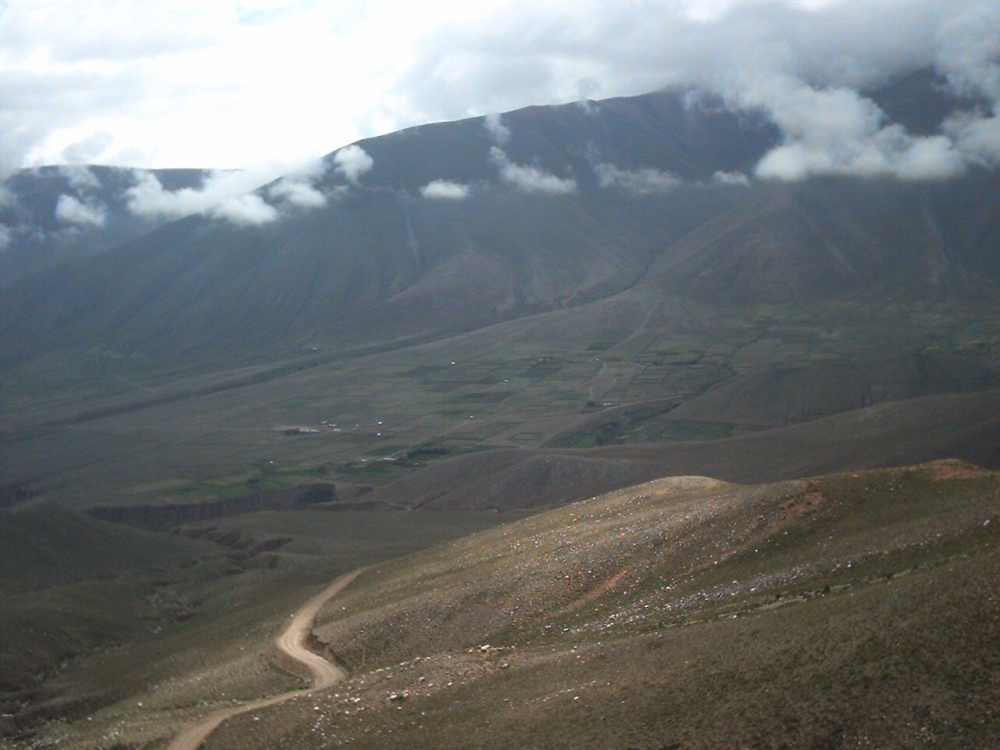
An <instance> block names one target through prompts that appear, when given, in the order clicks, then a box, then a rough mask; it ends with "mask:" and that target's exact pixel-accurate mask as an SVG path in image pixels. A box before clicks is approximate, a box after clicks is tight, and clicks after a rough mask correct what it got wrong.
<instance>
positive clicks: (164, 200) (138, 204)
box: [124, 167, 277, 218]
mask: <svg viewBox="0 0 1000 750" xmlns="http://www.w3.org/2000/svg"><path fill="white" fill-rule="evenodd" d="M273 171H274V167H270V168H266V169H263V170H245V171H244V170H239V171H227V172H211V173H209V174H208V176H207V177H205V179H204V182H203V184H202V186H201V187H200V188H182V189H180V190H166V189H164V187H163V185H161V184H160V181H159V180H158V179H157V177H156V175H155V174H152V173H150V172H140V171H136V172H134V173H133V177H134V179H135V181H136V184H135V185H133V186H132V187H130V188H129V189H128V190H126V191H125V193H124V195H125V199H126V201H127V204H128V208H129V211H131V212H132V213H133V214H136V215H137V216H160V217H166V218H180V217H182V216H190V215H191V214H196V213H200V212H201V211H205V210H207V209H209V208H211V207H213V206H215V205H218V204H220V203H223V202H224V201H227V200H229V199H230V198H234V197H236V196H238V195H242V194H244V193H248V192H250V191H251V190H254V189H255V188H257V187H259V186H260V185H262V184H264V183H266V182H268V181H270V180H272V179H274V177H276V176H277V175H274V174H272V173H273Z"/></svg>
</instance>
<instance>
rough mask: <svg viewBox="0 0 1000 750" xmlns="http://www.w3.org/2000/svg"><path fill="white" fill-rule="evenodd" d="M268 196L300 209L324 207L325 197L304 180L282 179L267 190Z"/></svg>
mask: <svg viewBox="0 0 1000 750" xmlns="http://www.w3.org/2000/svg"><path fill="white" fill-rule="evenodd" d="M268 195H269V196H270V197H271V198H274V199H277V200H281V201H284V202H286V203H290V204H291V205H293V206H298V207H300V208H322V207H323V206H325V205H326V196H325V195H324V194H323V193H322V192H320V191H319V190H317V189H316V188H314V187H313V186H312V185H311V184H310V183H309V181H308V180H305V179H295V178H291V177H283V178H282V179H280V180H278V182H276V183H275V184H274V185H272V186H271V187H270V188H268Z"/></svg>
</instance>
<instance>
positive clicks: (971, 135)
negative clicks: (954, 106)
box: [944, 113, 1000, 167]
mask: <svg viewBox="0 0 1000 750" xmlns="http://www.w3.org/2000/svg"><path fill="white" fill-rule="evenodd" d="M944 129H945V132H946V133H948V135H950V136H951V137H952V138H953V139H954V140H955V147H956V148H957V149H958V151H959V152H960V153H961V154H962V157H963V158H964V159H965V160H966V161H967V162H970V163H972V164H980V165H983V166H987V167H996V166H1000V118H998V116H997V115H993V116H992V117H986V116H983V115H981V114H979V113H964V114H961V115H957V116H955V117H953V118H951V119H950V120H948V122H947V123H945V128H944Z"/></svg>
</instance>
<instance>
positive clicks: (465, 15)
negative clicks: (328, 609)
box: [0, 0, 1000, 184]
mask: <svg viewBox="0 0 1000 750" xmlns="http://www.w3.org/2000/svg"><path fill="white" fill-rule="evenodd" d="M0 6H2V7H3V12H2V13H0V176H2V175H3V174H6V173H8V172H10V171H12V170H14V169H17V168H21V167H27V166H37V165H41V164H54V163H65V162H84V161H86V162H91V163H104V164H128V165H130V166H135V167H181V166H183V167H189V166H194V167H246V168H251V167H253V165H254V164H255V163H256V162H257V161H258V160H263V161H267V162H270V163H273V162H275V161H290V160H294V159H301V158H305V157H311V158H317V157H318V156H319V155H321V154H323V153H327V152H329V151H330V150H331V149H332V148H334V147H335V146H336V145H338V144H342V143H351V142H353V141H356V140H358V139H360V138H363V137H370V136H374V135H379V134H382V133H387V132H391V131H395V130H398V129H401V128H403V127H407V126H411V125H417V124H421V123H424V122H429V121H441V120H449V119H457V118H460V117H471V116H480V115H484V114H486V113H488V112H501V111H509V110H512V109H517V108H519V107H524V106H528V105H533V104H549V103H567V102H574V101H579V100H581V99H582V98H586V99H603V98H608V97H615V96H628V95H634V94H640V93H646V92H648V91H652V90H655V89H659V88H662V87H664V86H668V85H681V86H686V85H692V86H700V87H703V88H704V89H706V90H708V91H711V92H714V93H716V94H719V95H721V96H722V97H723V98H724V99H725V101H726V102H727V103H728V104H729V105H730V106H731V107H733V108H753V109H756V110H758V111H761V112H763V113H765V114H767V115H768V116H769V117H772V118H773V119H774V121H775V122H776V123H777V124H778V126H779V127H780V128H781V130H782V134H783V141H782V143H781V144H780V147H779V148H781V149H784V150H783V151H777V152H775V153H774V154H772V155H771V158H770V161H769V162H768V163H767V164H764V165H762V167H761V169H760V171H761V172H762V173H769V174H772V175H773V176H781V175H786V174H787V175H803V174H805V175H808V174H814V173H817V172H821V173H830V172H832V173H838V174H860V175H865V174H883V175H895V176H899V177H907V176H908V175H909V176H910V178H913V176H914V175H934V174H945V173H947V172H948V170H949V169H950V168H952V167H953V166H954V165H955V164H956V163H966V164H968V163H981V162H983V161H984V160H986V161H987V162H988V163H996V160H997V157H996V153H997V149H996V147H995V144H996V140H995V137H994V136H995V130H996V119H997V116H998V100H1000V66H998V58H1000V52H998V45H1000V5H998V4H997V2H996V0H950V2H941V0H660V1H658V2H646V1H644V0H637V1H636V2H628V3H607V2H603V1H602V0H574V2H569V0H552V1H551V2H546V3H537V2H536V3H526V2H523V0H483V1H482V2H480V3H474V4H467V5H465V6H460V7H456V5H455V4H454V3H452V2H447V1H446V0H427V2H423V3H419V4H417V3H402V2H398V1H393V0H369V1H368V2H365V3H358V2H352V3H346V4H343V3H311V2H283V1H282V0H253V2H251V3H249V4H248V3H247V2H246V0H219V1H218V2H212V3H195V2H190V1H189V0H185V1H184V2H177V1H176V0H141V1H140V0H114V2H112V1H111V0H92V2H87V3H80V2H78V1H76V0H48V1H47V2H45V3H32V2H14V3H2V2H0ZM386 18H392V19H393V23H392V24H386V23H385V19H386ZM262 49H266V50H267V51H268V54H266V55H265V54H261V50H262ZM929 66H933V67H935V68H936V69H937V70H938V71H939V72H941V73H942V74H943V75H944V76H945V77H946V78H947V81H948V83H949V86H951V87H952V89H953V90H955V91H958V92H964V93H970V94H975V95H976V96H980V97H983V98H985V99H986V100H987V105H986V106H985V107H984V108H983V109H982V111H980V112H973V113H968V114H967V115H966V116H965V117H964V118H960V119H958V120H956V121H955V122H954V123H952V124H951V125H950V126H949V127H948V128H946V129H945V130H943V131H942V132H941V133H939V134H935V137H943V138H946V139H948V140H949V141H950V142H951V144H952V147H953V148H952V149H948V148H947V146H946V144H944V143H943V142H942V141H940V140H933V139H931V140H921V139H918V138H914V137H912V136H911V135H908V134H903V135H902V136H901V135H900V134H899V132H898V131H893V130H889V128H891V127H892V125H893V123H891V122H888V121H887V120H886V119H885V118H884V115H883V114H882V113H879V112H878V111H872V110H871V108H870V106H869V105H870V102H869V101H868V100H867V99H866V98H865V97H864V95H863V94H862V93H861V92H862V91H864V90H866V89H870V88H871V87H873V86H877V85H879V84H882V83H885V82H886V81H889V80H891V79H893V78H894V77H898V76H901V75H904V74H906V73H909V72H911V71H913V70H915V69H917V68H920V67H929ZM345 69H350V70H351V75H349V76H348V75H329V76H326V77H325V78H324V80H323V82H322V88H321V90H318V89H317V84H316V79H315V77H314V76H311V75H308V74H307V73H308V72H311V71H338V70H345ZM844 92H847V93H848V94H850V95H851V96H853V97H854V100H852V99H851V96H849V95H847V94H845V93H844ZM824 99H825V101H824ZM331 102H336V106H334V107H332V106H331ZM817 102H819V103H820V104H821V109H822V111H823V113H824V116H823V117H818V118H812V119H810V118H808V117H806V116H805V114H806V113H807V111H808V109H809V108H810V107H811V106H812V104H814V103H817ZM840 108H842V109H843V114H844V115H846V116H847V120H849V121H852V122H854V123H855V124H854V125H851V127H850V128H849V129H848V130H847V131H845V132H844V134H843V135H842V136H840V137H838V138H831V137H830V136H829V124H830V123H831V122H833V120H832V119H830V118H831V117H832V116H833V115H834V114H835V113H836V111H837V110H838V109H840ZM876 110H877V108H876ZM494 137H496V136H494ZM497 145H498V146H501V147H503V146H504V144H503V143H502V142H500V141H497ZM956 158H957V159H958V160H959V161H958V162H956V161H955V159H956ZM279 174H280V173H279ZM358 174H360V173H358ZM276 176H277V174H275V175H272V179H273V177H276ZM261 184H262V183H261Z"/></svg>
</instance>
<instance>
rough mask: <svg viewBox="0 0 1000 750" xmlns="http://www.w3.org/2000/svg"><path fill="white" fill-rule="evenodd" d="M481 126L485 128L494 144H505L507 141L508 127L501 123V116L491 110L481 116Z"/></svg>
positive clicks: (508, 138) (508, 136) (508, 135)
mask: <svg viewBox="0 0 1000 750" xmlns="http://www.w3.org/2000/svg"><path fill="white" fill-rule="evenodd" d="M483 127H485V128H486V130H487V132H488V133H489V134H490V137H491V138H492V139H493V142H494V143H495V144H496V145H498V146H506V145H507V141H509V140H510V128H508V127H507V126H506V125H504V124H503V116H501V115H498V114H496V113H495V112H491V113H490V114H488V115H486V117H485V118H483Z"/></svg>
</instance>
